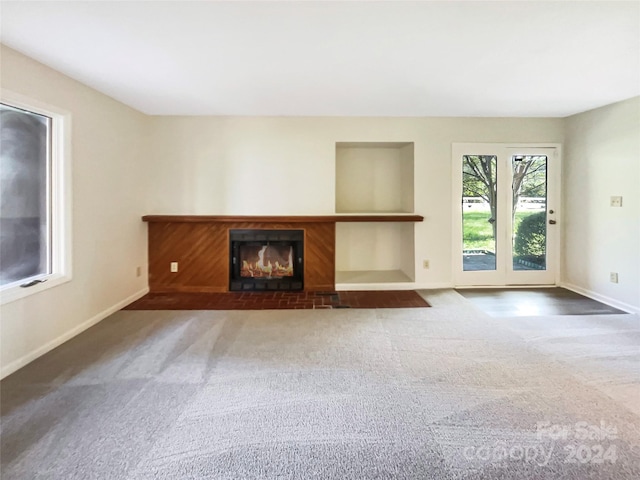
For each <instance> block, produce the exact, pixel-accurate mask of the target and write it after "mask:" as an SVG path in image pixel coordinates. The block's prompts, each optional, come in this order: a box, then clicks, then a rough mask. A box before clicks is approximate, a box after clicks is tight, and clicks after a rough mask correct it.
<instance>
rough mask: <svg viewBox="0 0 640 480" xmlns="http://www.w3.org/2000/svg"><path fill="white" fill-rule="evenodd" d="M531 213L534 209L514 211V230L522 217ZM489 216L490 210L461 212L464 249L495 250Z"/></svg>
mask: <svg viewBox="0 0 640 480" xmlns="http://www.w3.org/2000/svg"><path fill="white" fill-rule="evenodd" d="M532 213H535V211H530V212H516V224H515V230H516V231H517V229H518V225H520V222H521V221H522V219H523V218H525V217H527V216H529V215H531V214H532ZM490 217H491V214H490V212H463V220H464V223H463V224H462V227H463V230H464V249H465V250H469V249H485V250H489V251H491V252H495V250H496V248H495V243H494V241H493V228H492V227H491V224H490V223H489V222H488V220H489V218H490Z"/></svg>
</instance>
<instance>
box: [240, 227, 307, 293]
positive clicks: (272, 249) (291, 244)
mask: <svg viewBox="0 0 640 480" xmlns="http://www.w3.org/2000/svg"><path fill="white" fill-rule="evenodd" d="M229 241H230V243H231V244H230V248H229V252H230V257H231V258H230V259H229V262H230V265H229V277H230V278H229V290H231V291H256V290H257V291H260V290H265V291H266V290H269V291H272V290H289V291H291V290H303V289H304V279H303V274H304V261H303V260H304V231H303V230H253V229H246V230H229Z"/></svg>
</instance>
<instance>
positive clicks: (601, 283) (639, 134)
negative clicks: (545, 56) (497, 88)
mask: <svg viewBox="0 0 640 480" xmlns="http://www.w3.org/2000/svg"><path fill="white" fill-rule="evenodd" d="M564 155H565V161H564V182H563V183H564V204H565V212H564V218H565V227H564V245H565V248H564V262H563V265H564V268H563V281H564V282H565V283H566V284H568V285H570V286H572V287H574V288H576V289H577V290H579V291H582V292H583V293H587V294H589V295H590V296H593V297H595V298H600V299H602V300H605V301H608V302H609V303H617V304H619V305H620V306H622V307H623V308H630V309H635V310H636V311H640V187H639V186H640V97H636V98H633V99H630V100H627V101H624V102H620V103H616V104H613V105H608V106H606V107H602V108H598V109H596V110H591V111H589V112H585V113H581V114H579V115H574V116H572V117H568V118H567V119H566V143H565V149H564ZM620 195H621V196H622V197H623V206H622V208H614V207H611V206H610V197H611V196H620ZM611 272H617V273H618V275H619V283H618V284H614V283H611V282H610V281H609V274H610V273H611Z"/></svg>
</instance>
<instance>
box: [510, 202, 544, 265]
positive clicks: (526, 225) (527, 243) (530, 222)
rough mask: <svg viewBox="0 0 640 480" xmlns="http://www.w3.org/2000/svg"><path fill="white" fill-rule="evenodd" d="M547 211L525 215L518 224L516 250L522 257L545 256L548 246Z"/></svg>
mask: <svg viewBox="0 0 640 480" xmlns="http://www.w3.org/2000/svg"><path fill="white" fill-rule="evenodd" d="M546 221H547V212H537V213H532V214H531V215H529V216H527V217H525V218H523V219H522V221H521V222H520V226H518V231H517V233H516V240H515V242H514V245H513V247H514V250H515V253H516V255H519V256H521V257H544V255H545V251H546V246H547V235H546Z"/></svg>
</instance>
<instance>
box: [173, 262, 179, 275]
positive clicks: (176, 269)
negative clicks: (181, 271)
mask: <svg viewBox="0 0 640 480" xmlns="http://www.w3.org/2000/svg"><path fill="white" fill-rule="evenodd" d="M177 271H178V262H171V272H172V273H176V272H177Z"/></svg>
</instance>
